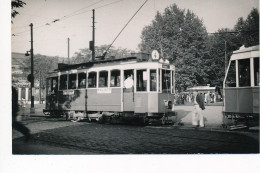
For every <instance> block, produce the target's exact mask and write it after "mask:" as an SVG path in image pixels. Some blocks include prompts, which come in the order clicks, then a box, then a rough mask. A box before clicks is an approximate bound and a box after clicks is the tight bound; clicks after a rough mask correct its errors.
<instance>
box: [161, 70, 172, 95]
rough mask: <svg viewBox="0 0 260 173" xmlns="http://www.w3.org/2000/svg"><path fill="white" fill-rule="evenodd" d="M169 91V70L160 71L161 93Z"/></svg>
mask: <svg viewBox="0 0 260 173" xmlns="http://www.w3.org/2000/svg"><path fill="white" fill-rule="evenodd" d="M170 90H171V72H170V70H162V91H163V92H170Z"/></svg>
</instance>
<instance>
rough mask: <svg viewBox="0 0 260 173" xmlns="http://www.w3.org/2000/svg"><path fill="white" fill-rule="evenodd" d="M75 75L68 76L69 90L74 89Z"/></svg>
mask: <svg viewBox="0 0 260 173" xmlns="http://www.w3.org/2000/svg"><path fill="white" fill-rule="evenodd" d="M76 81H77V74H70V75H69V89H76Z"/></svg>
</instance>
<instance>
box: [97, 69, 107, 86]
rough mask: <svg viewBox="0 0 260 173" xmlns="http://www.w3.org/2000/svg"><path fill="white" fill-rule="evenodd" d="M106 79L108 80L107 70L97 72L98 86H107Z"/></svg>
mask: <svg viewBox="0 0 260 173" xmlns="http://www.w3.org/2000/svg"><path fill="white" fill-rule="evenodd" d="M107 80H108V72H107V71H101V72H99V81H98V87H107V86H108V85H107Z"/></svg>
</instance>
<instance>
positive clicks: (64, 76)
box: [60, 74, 68, 90]
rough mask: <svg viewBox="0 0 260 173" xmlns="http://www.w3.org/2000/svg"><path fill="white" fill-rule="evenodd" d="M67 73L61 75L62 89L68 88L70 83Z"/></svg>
mask: <svg viewBox="0 0 260 173" xmlns="http://www.w3.org/2000/svg"><path fill="white" fill-rule="evenodd" d="M67 81H68V78H67V74H63V75H61V76H60V90H66V89H67V85H68V82H67Z"/></svg>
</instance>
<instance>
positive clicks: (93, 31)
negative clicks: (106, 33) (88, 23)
mask: <svg viewBox="0 0 260 173" xmlns="http://www.w3.org/2000/svg"><path fill="white" fill-rule="evenodd" d="M92 11H93V17H92V18H93V22H92V23H93V26H92V29H93V30H92V41H93V49H92V61H95V9H93V10H92Z"/></svg>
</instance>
